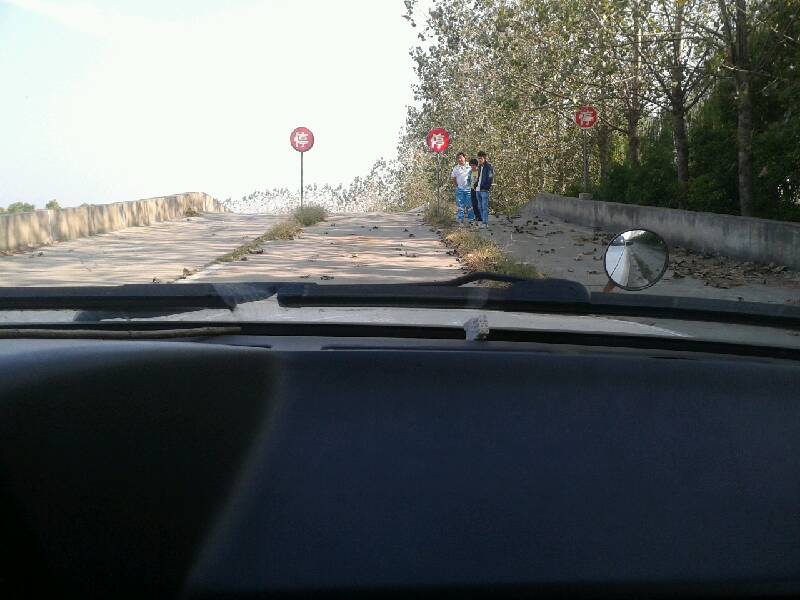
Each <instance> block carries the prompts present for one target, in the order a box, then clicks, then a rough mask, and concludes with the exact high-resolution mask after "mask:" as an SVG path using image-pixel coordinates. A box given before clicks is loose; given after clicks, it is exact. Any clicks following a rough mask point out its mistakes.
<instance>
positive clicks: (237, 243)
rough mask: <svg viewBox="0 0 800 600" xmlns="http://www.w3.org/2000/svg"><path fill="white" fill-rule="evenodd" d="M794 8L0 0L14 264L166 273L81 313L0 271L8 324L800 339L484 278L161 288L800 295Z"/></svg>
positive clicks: (84, 282)
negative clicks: (408, 327) (122, 300)
mask: <svg viewBox="0 0 800 600" xmlns="http://www.w3.org/2000/svg"><path fill="white" fill-rule="evenodd" d="M798 17H800V4H798V3H797V2H790V1H787V0H742V1H739V2H736V3H724V2H717V1H716V0H686V1H684V2H667V1H665V0H628V1H622V2H607V3H597V2H592V1H589V0H570V1H566V2H556V1H553V0H516V1H512V2H509V1H507V0H486V1H484V2H479V3H473V2H456V1H454V0H404V1H400V0H396V1H395V0H393V1H385V2H384V1H382V2H368V1H358V0H343V1H342V2H336V3H333V2H327V1H323V0H305V1H298V2H288V1H269V0H235V1H231V2H225V3H219V2H210V1H206V0H202V1H200V0H181V1H175V2H169V3H164V2H156V1H150V0H148V1H144V0H141V1H136V2H131V1H127V0H108V1H107V0H103V1H102V2H101V1H99V0H80V1H78V0H58V1H56V0H0V78H2V81H3V82H4V86H3V93H2V94H0V115H2V117H1V118H2V123H3V126H2V131H3V136H2V137H1V138H0V287H1V288H2V289H4V290H6V289H11V288H37V289H39V288H40V289H41V290H42V291H41V294H45V293H49V292H47V290H50V291H52V289H54V288H66V287H74V286H77V287H95V286H103V287H113V286H121V285H127V284H147V285H149V286H151V287H150V288H147V289H145V290H144V291H142V290H140V291H139V292H137V294H138V295H137V298H139V299H140V302H141V305H140V306H138V307H137V306H134V305H130V306H128V309H127V310H126V311H122V312H120V311H119V310H116V309H115V310H116V312H115V310H112V307H109V309H108V310H106V311H105V312H104V308H103V306H102V305H100V306H98V305H96V304H94V305H92V306H93V310H94V312H93V313H91V315H89V313H87V312H86V309H85V307H81V306H72V305H69V306H67V305H65V306H64V307H63V309H61V308H59V307H58V306H56V305H53V306H50V307H49V308H48V310H46V311H43V310H33V308H35V306H23V307H21V308H19V307H17V308H15V307H16V305H12V304H9V303H8V302H5V301H4V300H3V299H2V298H3V294H2V293H0V324H9V323H17V322H25V323H37V322H38V323H42V322H60V321H72V320H75V319H83V320H91V319H90V318H89V317H92V318H95V319H97V320H104V319H105V320H108V319H127V320H136V319H156V320H175V319H196V320H222V321H230V320H233V321H236V320H248V321H253V320H256V321H258V320H265V321H273V320H277V321H287V320H288V321H292V320H294V321H297V320H302V321H325V320H331V319H334V320H335V319H339V320H341V321H343V322H350V321H354V320H369V319H374V320H379V321H380V322H397V323H407V322H419V323H426V324H456V325H458V324H461V323H463V322H464V321H465V320H468V319H470V318H474V317H475V316H476V315H478V314H479V313H481V312H482V309H485V310H484V311H483V312H489V313H491V314H490V318H489V323H490V325H492V326H498V327H500V326H502V327H510V328H517V327H518V328H534V329H537V328H538V329H574V330H576V331H616V332H618V333H638V334H641V335H655V336H697V337H712V338H715V339H722V338H724V339H726V340H729V341H743V342H748V343H750V342H759V343H779V344H790V345H797V341H798V338H797V336H796V335H795V331H794V330H793V329H791V328H787V327H776V326H774V325H773V326H772V328H771V329H769V330H767V329H766V328H764V329H760V330H759V329H758V327H757V326H756V325H753V324H751V325H749V326H748V325H742V324H738V325H736V326H733V327H725V326H724V324H722V325H721V324H720V323H719V321H718V322H717V324H709V323H703V322H702V320H700V319H694V320H688V321H683V320H681V319H679V318H677V319H676V317H675V315H674V314H672V315H668V314H667V313H666V312H664V313H663V315H659V314H658V313H657V312H653V311H651V313H652V314H649V315H648V316H647V317H646V318H638V317H636V316H635V314H633V313H632V314H631V315H627V316H626V315H625V314H623V313H624V310H617V312H616V314H614V315H613V316H612V315H609V314H606V313H603V311H600V310H598V311H596V314H593V315H592V314H583V315H581V316H580V317H578V316H574V315H573V316H572V317H566V316H562V317H558V316H556V315H553V314H550V315H547V316H544V315H542V314H536V311H530V310H526V311H515V310H513V309H512V308H508V309H507V310H506V309H504V308H503V306H502V304H501V303H496V304H495V305H493V306H492V307H489V306H488V304H487V305H484V306H482V305H481V303H480V302H479V301H477V300H475V299H476V298H478V296H472V298H473V302H472V304H471V305H470V306H469V307H468V309H467V307H461V308H459V307H455V308H453V307H451V308H447V307H441V306H440V307H431V306H422V305H419V306H415V305H413V303H409V305H407V306H405V307H404V308H402V309H401V308H398V307H391V306H386V305H385V303H384V304H383V305H380V303H378V304H376V305H375V306H372V307H370V306H368V305H363V306H360V307H359V308H358V309H354V308H346V307H342V306H340V307H323V308H320V307H317V308H310V307H305V308H302V307H301V308H294V309H293V308H288V307H286V306H283V305H281V304H280V303H279V302H278V299H277V297H276V296H274V295H273V294H274V292H273V293H270V294H266V296H263V295H262V296H259V295H258V294H256V296H257V297H255V296H250V297H247V296H246V297H244V298H243V299H240V301H238V302H236V303H234V304H235V306H234V305H233V304H231V303H230V302H229V304H230V306H228V307H227V308H218V307H216V308H212V307H202V306H198V307H196V308H195V310H183V309H180V310H178V309H175V310H168V311H160V310H159V309H158V307H154V306H153V305H152V304H151V303H148V299H149V298H153V297H156V296H157V295H159V294H161V293H162V292H158V291H156V290H158V289H161V288H163V287H165V286H169V287H170V288H173V287H180V286H186V285H187V284H209V285H210V286H212V288H214V287H216V288H218V289H219V290H224V294H230V293H240V292H241V290H245V292H246V293H251V291H248V290H250V288H247V287H246V286H248V285H250V284H254V283H263V282H273V283H275V282H279V283H291V284H309V285H310V284H316V285H318V286H335V285H363V284H398V285H403V284H420V283H430V284H436V283H442V282H449V281H452V280H453V279H455V278H458V277H462V276H464V275H469V274H474V273H490V274H495V275H500V276H504V277H505V280H504V281H496V280H491V279H490V278H487V277H484V278H480V277H478V278H476V279H475V280H474V281H470V282H469V283H468V284H467V285H468V286H469V287H488V288H490V289H502V288H503V287H505V288H508V287H509V286H513V285H515V284H514V281H519V280H542V279H563V280H568V281H571V282H576V283H578V284H580V285H581V286H583V287H584V288H585V289H586V291H587V293H589V294H594V296H592V298H597V297H599V296H598V295H611V294H614V295H630V296H631V298H634V296H633V294H639V295H641V296H640V297H641V298H644V299H643V300H641V302H646V301H647V300H646V299H647V298H649V297H654V296H659V297H679V298H691V299H696V300H709V301H729V302H736V303H742V306H745V305H749V303H764V304H769V305H772V306H773V307H784V308H786V309H793V308H794V307H798V306H800V250H799V249H800V119H799V118H798V116H799V115H798V109H797V106H796V98H797V97H798V95H800V19H799V18H798ZM501 279H502V277H501ZM231 285H242V286H245V287H243V288H236V287H230V286H231ZM225 286H228V287H225ZM426 287H427V286H426ZM185 289H186V290H187V293H189V292H188V290H190V289H192V288H191V287H186V288H185ZM237 289H239V292H231V290H237ZM418 289H421V288H418ZM148 290H149V291H148ZM220 293H222V292H220ZM242 293H244V292H242ZM259 293H260V292H259ZM404 293H405V292H404ZM426 293H428V294H430V293H433V292H426ZM520 293H521V292H520ZM487 297H488V296H487ZM4 302H5V303H4ZM627 302H629V303H633V300H629V301H627ZM362 304H363V303H362ZM367 304H368V303H367ZM661 305H663V303H662V304H661ZM709 306H710V305H709ZM370 308H374V309H375V310H374V311H373V312H372V313H370V312H369V309H370ZM726 310H728V311H730V310H735V309H730V308H726ZM776 310H777V309H776ZM98 311H99V312H98ZM459 311H460V312H459ZM586 312H587V313H592V311H586ZM634 312H635V311H634ZM776 314H777V313H776ZM87 315H88V316H87ZM659 317H663V318H662V319H660V318H659Z"/></svg>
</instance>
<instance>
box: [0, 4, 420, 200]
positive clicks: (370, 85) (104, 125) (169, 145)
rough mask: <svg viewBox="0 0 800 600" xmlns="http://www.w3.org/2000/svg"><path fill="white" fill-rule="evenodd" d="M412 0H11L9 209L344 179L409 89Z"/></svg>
mask: <svg viewBox="0 0 800 600" xmlns="http://www.w3.org/2000/svg"><path fill="white" fill-rule="evenodd" d="M403 12H404V6H403V2H402V0H337V1H333V0H281V1H275V0H225V1H223V0H92V1H88V0H0V82H2V83H0V206H7V205H8V204H10V203H11V202H16V201H23V202H30V203H33V204H35V205H36V206H37V208H42V207H43V206H44V204H45V203H46V202H47V201H48V200H51V199H57V200H58V201H59V203H60V204H61V205H62V206H74V205H78V204H82V203H84V202H88V203H106V202H117V201H122V200H133V199H138V198H148V197H153V196H163V195H169V194H173V193H178V192H187V191H203V192H207V193H209V194H211V195H213V196H216V197H217V198H220V199H224V198H227V197H234V198H235V197H241V196H242V195H245V194H248V193H250V192H252V191H254V190H257V189H266V188H272V187H289V188H298V187H299V167H300V165H299V162H300V158H299V154H298V153H297V152H295V151H294V150H293V149H292V148H291V146H290V145H289V133H290V132H291V131H292V129H294V128H295V127H297V126H305V127H308V128H310V129H311V131H312V132H313V133H314V136H315V145H314V148H313V149H311V150H310V151H308V152H307V153H306V154H305V157H304V161H305V181H306V183H307V184H310V183H317V184H320V185H322V184H325V183H331V184H334V185H335V184H338V183H344V184H347V183H348V182H349V181H350V180H352V179H353V178H354V177H355V176H357V175H364V174H366V173H367V172H368V171H369V168H370V166H371V165H372V163H373V162H374V161H375V160H376V159H377V158H379V157H381V156H383V157H386V158H387V159H391V158H394V157H395V155H396V152H395V149H396V145H397V140H398V134H399V132H400V130H401V128H402V126H403V124H404V122H405V115H406V107H407V105H409V104H410V103H412V101H413V94H412V89H411V86H412V84H413V82H414V74H413V69H412V62H411V59H410V57H409V55H408V52H409V49H410V48H411V46H413V45H414V43H415V34H416V31H415V30H413V29H412V28H411V27H410V26H409V25H408V23H407V21H406V20H405V19H403V18H402V16H401V15H402V14H403Z"/></svg>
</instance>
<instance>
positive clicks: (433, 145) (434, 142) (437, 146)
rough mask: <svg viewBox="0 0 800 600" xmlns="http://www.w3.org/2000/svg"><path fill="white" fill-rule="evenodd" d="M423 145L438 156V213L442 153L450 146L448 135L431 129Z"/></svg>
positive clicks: (440, 196)
mask: <svg viewBox="0 0 800 600" xmlns="http://www.w3.org/2000/svg"><path fill="white" fill-rule="evenodd" d="M425 143H426V144H427V146H428V150H430V151H431V152H436V154H438V156H437V157H436V210H437V212H438V211H439V210H440V209H441V198H442V152H444V151H445V150H447V146H449V145H450V133H449V132H448V131H447V130H445V129H442V128H441V127H437V128H435V129H431V130H430V131H429V132H428V135H427V136H426V137H425Z"/></svg>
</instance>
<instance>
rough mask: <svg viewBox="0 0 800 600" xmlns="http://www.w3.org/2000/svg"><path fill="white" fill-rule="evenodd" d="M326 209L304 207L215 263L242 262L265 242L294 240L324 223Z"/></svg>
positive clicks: (312, 206)
mask: <svg viewBox="0 0 800 600" xmlns="http://www.w3.org/2000/svg"><path fill="white" fill-rule="evenodd" d="M326 216H327V215H326V213H325V209H324V208H322V207H321V206H314V205H311V206H304V207H303V208H302V209H300V208H298V209H297V210H295V211H294V212H293V213H292V216H291V217H290V218H289V219H287V220H286V221H281V222H280V223H276V224H275V225H273V226H272V227H270V228H269V229H268V230H267V232H266V233H264V234H263V235H260V236H258V237H257V238H255V239H253V240H250V241H249V242H247V243H246V244H242V245H241V246H239V247H238V248H236V249H235V250H232V251H231V252H228V253H227V254H223V255H222V256H220V257H219V258H218V259H216V261H215V262H232V261H234V260H241V259H242V258H243V257H245V256H247V255H248V254H254V253H255V252H256V250H257V249H258V247H259V246H261V245H262V244H263V243H264V242H271V241H274V240H293V239H294V238H295V236H296V235H297V234H298V233H300V232H301V231H302V230H303V227H304V226H305V227H307V226H309V225H314V224H315V223H319V222H320V221H324V220H325V217H326Z"/></svg>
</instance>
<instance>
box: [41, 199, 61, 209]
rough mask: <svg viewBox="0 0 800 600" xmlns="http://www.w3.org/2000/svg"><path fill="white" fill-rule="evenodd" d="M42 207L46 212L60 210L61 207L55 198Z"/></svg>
mask: <svg viewBox="0 0 800 600" xmlns="http://www.w3.org/2000/svg"><path fill="white" fill-rule="evenodd" d="M44 207H45V208H46V209H47V210H61V205H60V204H59V203H58V200H56V199H55V198H53V199H52V200H50V202H48V203H47V204H45V206H44Z"/></svg>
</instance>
